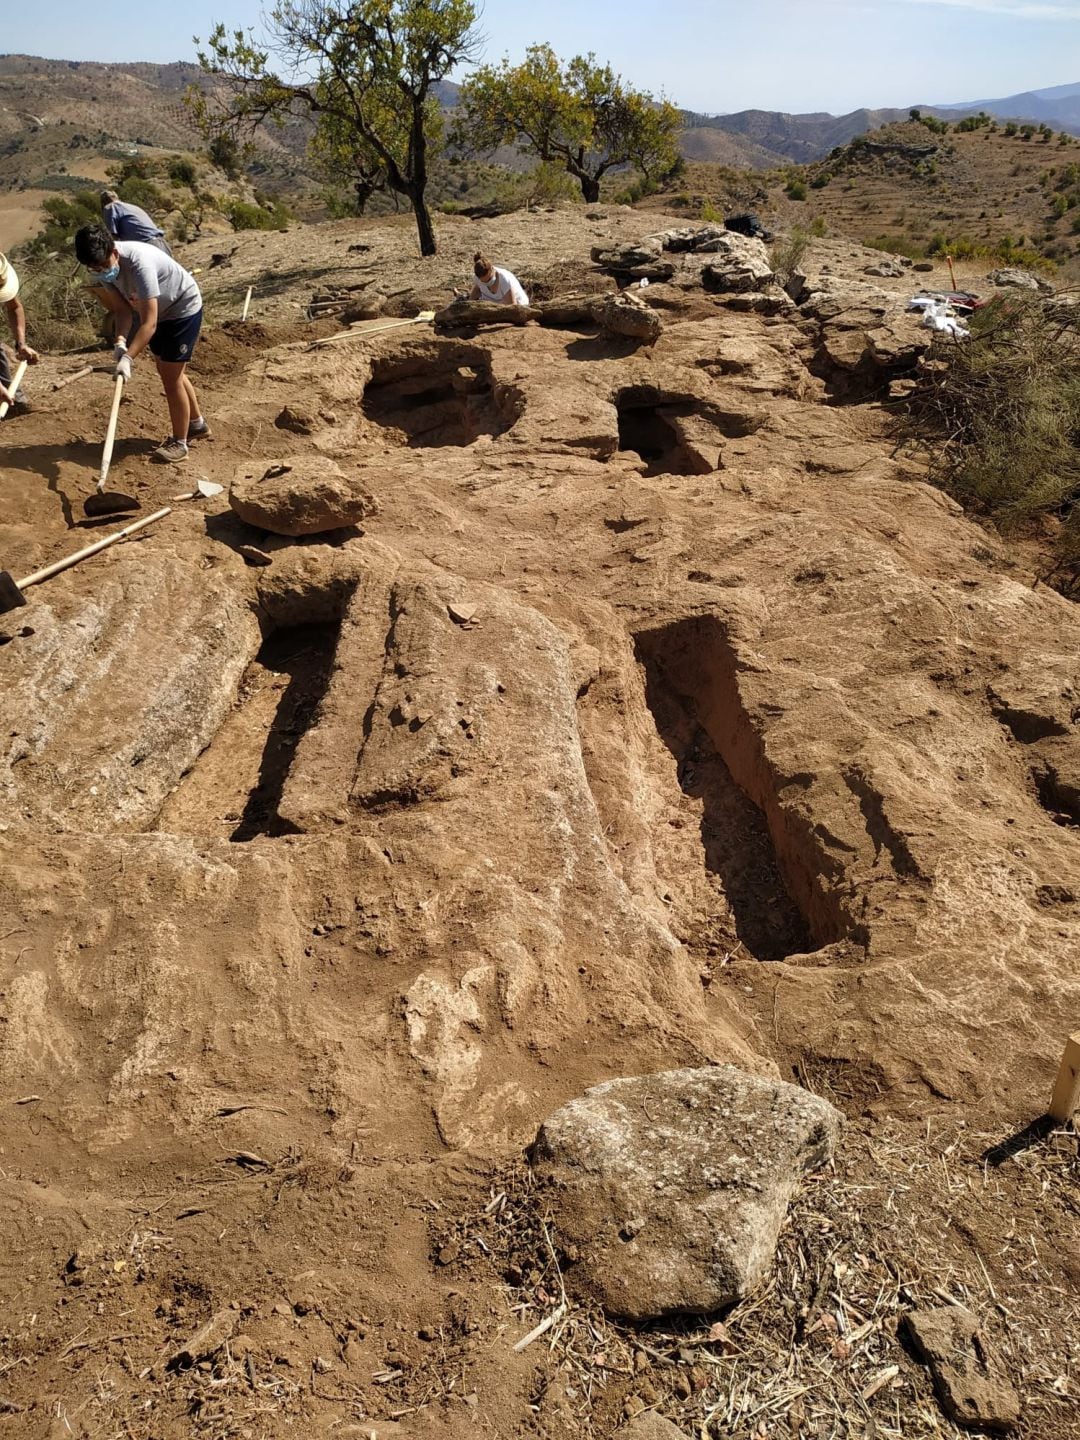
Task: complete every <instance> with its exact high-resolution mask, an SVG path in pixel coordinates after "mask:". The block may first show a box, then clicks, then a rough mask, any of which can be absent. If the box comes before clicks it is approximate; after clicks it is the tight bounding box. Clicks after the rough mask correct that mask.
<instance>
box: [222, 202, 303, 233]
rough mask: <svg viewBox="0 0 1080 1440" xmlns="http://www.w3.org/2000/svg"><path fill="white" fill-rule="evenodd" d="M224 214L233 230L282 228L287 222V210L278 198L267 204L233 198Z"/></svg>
mask: <svg viewBox="0 0 1080 1440" xmlns="http://www.w3.org/2000/svg"><path fill="white" fill-rule="evenodd" d="M225 214H226V215H227V216H228V218H229V224H230V225H231V226H232V227H233V229H234V230H284V229H285V227H286V226H287V225H288V223H289V212H288V210H286V208H285V206H284V205H283V204H282V203H281V201H280V200H275V201H274V202H273V204H272V205H268V206H263V205H251V204H249V203H248V202H247V201H246V200H234V201H232V203H231V204H229V205H228V206H226V209H225Z"/></svg>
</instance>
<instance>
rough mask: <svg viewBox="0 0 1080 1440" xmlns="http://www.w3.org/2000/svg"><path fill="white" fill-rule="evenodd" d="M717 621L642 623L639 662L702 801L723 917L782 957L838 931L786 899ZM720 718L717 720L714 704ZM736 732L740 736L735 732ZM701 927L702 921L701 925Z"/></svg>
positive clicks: (666, 738)
mask: <svg viewBox="0 0 1080 1440" xmlns="http://www.w3.org/2000/svg"><path fill="white" fill-rule="evenodd" d="M721 645H722V636H721V632H720V627H719V625H718V623H717V622H715V621H713V620H712V619H711V618H710V617H701V618H696V619H692V620H686V621H682V622H678V623H676V624H674V625H670V626H665V627H664V628H663V629H659V630H653V631H646V632H643V633H641V634H639V635H638V636H637V638H636V642H635V648H636V652H637V657H638V660H639V661H640V663H641V664H642V666H643V667H644V670H645V683H646V702H647V704H648V706H649V709H650V711H651V712H652V715H653V719H654V720H655V722H656V728H657V732H658V733H659V735H660V738H661V739H662V740H663V742H664V744H665V745H666V746H667V748H668V749H669V750H670V751H671V753H672V755H673V756H674V757H675V760H676V762H677V766H678V772H677V773H678V780H679V785H680V787H681V789H682V791H683V794H684V795H687V796H690V797H691V798H692V799H694V800H696V801H699V802H700V805H701V845H702V850H703V858H704V864H705V868H706V869H707V871H708V872H709V873H710V874H711V875H714V876H715V877H717V879H718V880H719V882H720V885H721V887H722V889H723V893H724V896H725V898H726V900H727V903H728V906H729V907H730V910H731V923H732V924H733V925H734V928H735V932H736V934H737V935H738V938H739V940H740V941H741V942H742V945H743V946H744V947H745V949H746V951H747V952H748V953H749V954H750V955H751V956H753V957H754V958H756V959H758V960H782V959H784V958H786V957H787V956H789V955H793V954H801V953H806V952H808V951H813V950H816V949H817V948H818V947H819V946H820V945H822V944H826V943H829V941H830V940H832V939H835V938H839V935H838V932H833V931H832V930H831V929H830V931H829V933H828V934H822V933H820V932H821V928H822V927H821V925H820V924H819V925H818V926H817V930H818V932H819V933H817V934H815V931H814V927H812V925H811V923H810V921H809V918H808V915H807V914H806V913H804V908H803V907H802V906H801V905H800V904H799V903H798V902H797V900H796V899H795V898H794V896H793V894H792V891H791V889H790V888H789V885H788V882H787V879H786V878H785V874H784V868H783V866H782V863H781V860H780V857H779V855H778V853H777V848H776V844H775V842H774V840H773V836H772V834H771V833H770V828H769V822H768V820H767V818H766V816H765V814H764V813H763V811H762V810H761V808H760V806H759V805H757V804H756V803H755V801H754V800H753V799H751V797H750V795H749V794H748V793H747V789H746V787H745V783H744V782H743V775H742V771H743V768H744V767H745V765H746V763H747V762H746V757H745V754H740V753H738V752H740V751H747V750H748V749H749V748H750V745H749V742H750V741H751V739H752V736H751V735H750V734H749V733H745V734H743V735H741V736H739V734H738V732H739V731H740V730H742V731H746V732H749V720H748V718H747V717H746V716H745V714H744V713H743V712H742V709H741V704H740V702H739V699H738V695H737V693H736V691H735V684H734V674H733V667H732V666H731V665H730V664H725V663H724V660H723V657H722V656H721V654H720V653H719V651H720V647H721ZM720 706H723V707H724V708H725V709H726V711H727V712H728V714H727V720H726V721H725V722H724V723H721V722H720V716H719V713H718V707H720ZM735 737H738V739H736V738H735ZM698 928H699V930H701V931H703V932H704V933H705V934H706V935H707V934H708V931H709V928H710V926H709V923H708V921H706V923H705V925H704V926H699V927H698Z"/></svg>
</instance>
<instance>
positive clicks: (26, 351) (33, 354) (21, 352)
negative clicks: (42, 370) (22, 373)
mask: <svg viewBox="0 0 1080 1440" xmlns="http://www.w3.org/2000/svg"><path fill="white" fill-rule="evenodd" d="M15 353H16V355H17V356H18V357H19V359H20V360H25V361H26V363H27V364H28V365H36V364H37V363H38V361H39V360H40V359H41V356H40V355H39V354H38V352H37V351H36V350H31V348H30V346H29V345H20V346H19V348H18V350H16V352H15Z"/></svg>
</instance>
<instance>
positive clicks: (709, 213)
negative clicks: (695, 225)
mask: <svg viewBox="0 0 1080 1440" xmlns="http://www.w3.org/2000/svg"><path fill="white" fill-rule="evenodd" d="M701 218H702V220H704V221H705V224H706V225H722V224H723V223H724V212H723V211H722V210H718V209H717V208H716V206H715V205H714V204H713V203H712V201H711V200H706V201H705V203H704V204H703V205H702V207H701Z"/></svg>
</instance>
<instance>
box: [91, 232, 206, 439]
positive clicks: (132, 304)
mask: <svg viewBox="0 0 1080 1440" xmlns="http://www.w3.org/2000/svg"><path fill="white" fill-rule="evenodd" d="M75 254H76V255H77V256H78V258H79V261H80V262H81V263H82V264H83V265H85V266H86V268H87V270H88V271H89V272H90V279H91V284H92V285H93V287H94V290H95V291H96V293H97V294H98V295H100V297H101V299H102V302H103V303H104V304H105V305H106V306H108V308H109V309H110V310H111V311H112V312H113V314H114V315H115V316H116V317H117V345H116V351H115V355H116V371H115V373H116V374H117V375H120V376H122V377H123V379H124V380H130V379H131V364H132V361H133V360H135V359H137V358H138V356H139V355H141V354H142V352H143V351H144V350H149V351H150V353H151V354H152V355H153V357H154V360H155V362H156V364H157V369H158V374H159V375H160V376H161V385H162V389H163V390H164V391H165V399H166V401H167V402H168V406H169V419H170V422H171V424H172V433H171V434H170V435H167V436H166V437H165V439H164V440H163V441H162V443H161V444H160V445H159V446H158V448H157V449H156V450H155V451H154V458H155V459H156V460H165V461H174V462H175V461H179V460H186V459H187V453H188V444H189V442H190V441H192V440H200V439H205V438H206V437H207V436H208V435H209V434H210V427H209V426H208V425H207V423H206V421H205V420H204V419H203V417H202V412H201V411H200V409H199V400H198V396H197V395H196V394H195V387H194V386H193V385H192V383H191V381H190V380H189V379H188V377H187V374H186V369H187V364H188V361H189V360H190V359H191V355H192V352H193V350H194V349H195V342H196V340H197V339H198V338H199V330H200V328H201V326H202V313H203V302H202V295H201V294H200V292H199V287H198V285H197V284H196V283H195V279H194V277H193V276H192V275H190V274H189V273H188V272H187V271H186V270H185V269H184V267H183V266H182V265H179V264H178V263H177V262H176V261H175V260H174V259H173V258H172V256H171V255H166V254H165V253H164V251H162V250H158V249H157V248H156V247H155V246H153V245H146V244H144V243H143V242H142V241H139V240H114V239H113V238H112V236H111V235H110V234H109V233H108V231H106V230H103V229H102V228H101V226H100V225H85V226H84V227H83V228H82V229H81V230H80V231H79V232H78V234H77V235H76V236H75Z"/></svg>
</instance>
